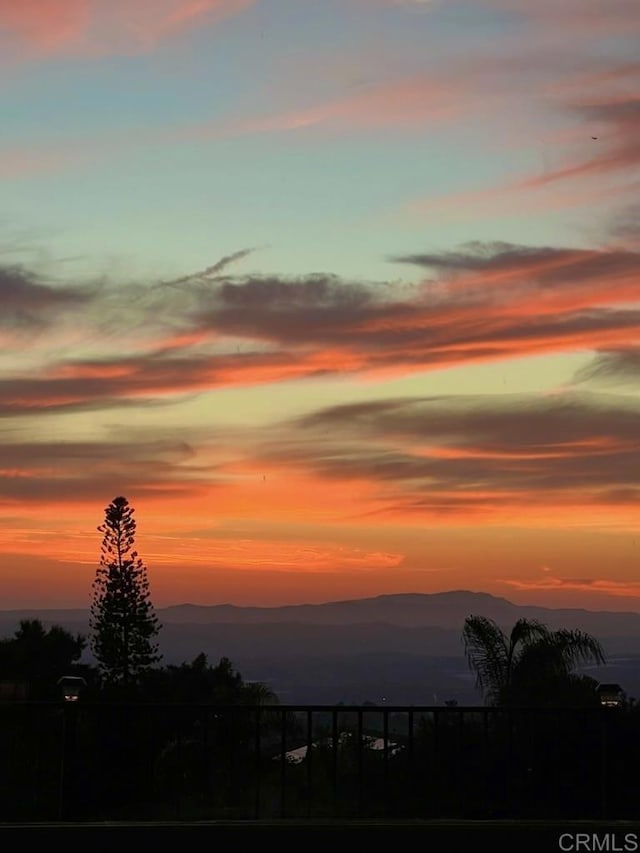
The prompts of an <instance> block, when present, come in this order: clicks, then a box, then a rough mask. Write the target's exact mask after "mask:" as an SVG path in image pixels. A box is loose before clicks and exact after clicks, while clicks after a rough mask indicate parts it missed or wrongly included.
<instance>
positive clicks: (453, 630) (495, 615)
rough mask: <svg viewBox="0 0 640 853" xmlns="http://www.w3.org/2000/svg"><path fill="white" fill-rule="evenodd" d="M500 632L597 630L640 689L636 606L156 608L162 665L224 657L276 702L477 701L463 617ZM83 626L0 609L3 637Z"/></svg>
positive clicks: (431, 598) (379, 600) (376, 602)
mask: <svg viewBox="0 0 640 853" xmlns="http://www.w3.org/2000/svg"><path fill="white" fill-rule="evenodd" d="M471 614H474V615H483V616H488V617H490V618H492V619H495V620H496V622H498V624H500V625H501V626H502V627H504V628H505V629H509V628H510V627H511V626H512V625H513V623H514V622H515V621H516V620H517V619H518V618H520V617H527V618H530V619H539V620H540V621H541V622H544V623H545V624H546V625H548V626H549V627H551V628H561V627H564V628H579V629H581V630H584V631H588V632H589V633H590V634H593V635H594V636H595V637H597V638H598V639H599V640H600V641H601V643H602V644H603V646H604V648H605V650H606V652H607V655H608V660H609V663H608V666H606V667H600V668H598V669H597V670H593V671H591V670H590V671H589V672H590V674H591V675H593V676H594V677H596V678H598V679H599V680H606V681H617V682H619V683H620V684H621V685H622V687H623V688H624V689H625V691H626V692H627V693H628V694H629V695H633V696H640V614H638V613H617V612H616V613H613V612H606V611H589V610H581V609H553V608H544V607H534V606H520V605H516V604H513V603H512V602H510V601H508V600H506V599H504V598H498V597H495V596H492V595H489V594H486V593H478V592H468V591H462V590H461V591H451V592H444V593H432V594H400V595H384V596H377V597H375V598H366V599H355V600H349V601H336V602H329V603H326V604H313V605H311V604H301V605H289V606H286V607H237V606H234V605H228V604H223V605H212V606H204V605H192V604H181V605H175V606H171V607H166V608H162V609H158V615H159V617H160V619H161V621H162V624H163V629H162V631H161V633H160V637H159V639H160V646H161V651H162V653H163V655H164V661H165V663H182V662H183V661H188V660H192V659H193V658H194V657H195V656H196V655H197V654H199V653H200V652H205V654H207V656H208V657H209V660H210V662H212V663H215V662H217V661H218V660H219V659H220V657H222V656H225V657H228V658H230V659H231V661H232V662H233V664H234V666H235V667H236V668H237V669H238V670H239V671H240V672H241V673H242V675H243V677H244V678H245V679H246V680H257V681H265V682H267V683H268V684H269V685H270V686H271V687H272V688H273V689H274V690H275V692H276V693H278V695H279V696H280V698H281V700H282V701H283V702H291V703H305V702H316V703H320V702H327V703H333V702H339V701H344V702H355V703H359V702H364V701H367V700H368V701H373V702H376V703H381V702H387V703H388V704H401V703H410V704H433V703H434V702H435V703H436V704H439V703H441V702H443V701H445V700H449V699H456V700H457V701H458V702H460V703H462V704H465V703H467V704H468V703H476V702H479V701H480V696H479V694H478V692H477V691H476V689H475V687H474V684H473V679H472V677H471V674H470V673H469V670H468V667H467V664H466V660H465V658H464V650H463V646H462V641H461V631H462V626H463V624H464V620H465V618H466V617H467V616H468V615H471ZM25 618H30V619H35V618H37V619H40V620H41V621H42V622H43V623H44V624H45V625H46V626H49V625H51V624H58V625H62V626H63V627H65V628H67V629H68V630H70V631H73V632H78V631H79V632H81V633H85V634H87V633H88V629H89V624H88V613H87V612H86V611H83V610H12V611H0V635H2V636H10V635H11V634H13V632H14V631H15V629H16V628H17V626H18V624H19V621H20V619H25Z"/></svg>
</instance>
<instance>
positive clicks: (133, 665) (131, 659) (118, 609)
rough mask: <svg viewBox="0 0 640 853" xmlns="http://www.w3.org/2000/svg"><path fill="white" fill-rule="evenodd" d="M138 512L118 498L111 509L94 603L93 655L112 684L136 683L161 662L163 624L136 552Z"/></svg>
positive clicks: (104, 526)
mask: <svg viewBox="0 0 640 853" xmlns="http://www.w3.org/2000/svg"><path fill="white" fill-rule="evenodd" d="M133 513H134V509H133V507H131V506H130V505H129V501H128V500H127V499H126V498H124V497H117V498H114V499H113V501H112V502H111V503H110V504H109V506H108V507H106V509H105V520H104V522H103V524H101V525H100V527H98V530H99V531H100V532H101V533H102V534H104V538H103V540H102V550H101V557H100V567H99V568H98V569H97V571H96V577H95V580H94V582H93V601H92V604H91V620H90V625H91V638H90V645H91V650H92V651H93V653H94V655H95V657H96V659H97V661H98V664H99V666H100V670H101V672H102V673H103V675H104V676H105V677H106V679H107V680H108V681H110V682H112V683H120V684H127V683H130V682H132V681H135V680H136V679H137V677H138V676H139V675H140V674H141V673H142V672H144V671H145V670H147V669H149V668H150V667H151V666H153V664H154V663H157V662H158V661H159V660H160V659H161V655H160V654H159V653H158V646H157V643H156V642H155V638H156V636H157V634H158V631H159V630H160V623H159V621H158V618H157V616H156V614H155V611H154V608H153V604H152V603H151V600H150V598H149V581H148V579H147V570H146V568H145V566H144V564H143V562H142V560H141V559H140V558H139V557H138V552H137V551H134V550H132V548H133V547H134V541H135V532H136V522H135V519H134V518H133Z"/></svg>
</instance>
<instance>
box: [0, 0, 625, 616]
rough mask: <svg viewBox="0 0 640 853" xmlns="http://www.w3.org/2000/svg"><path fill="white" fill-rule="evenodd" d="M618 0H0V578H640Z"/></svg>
mask: <svg viewBox="0 0 640 853" xmlns="http://www.w3.org/2000/svg"><path fill="white" fill-rule="evenodd" d="M639 39H640V9H639V7H638V0H562V2H558V0H535V2H531V0H136V2H131V0H126V1H125V0H20V2H16V0H0V114H1V115H2V122H1V130H0V435H1V442H0V609H10V608H19V607H64V606H69V607H84V606H88V603H89V598H90V594H91V582H92V580H93V577H94V573H95V569H96V566H97V562H98V559H99V554H100V543H101V537H100V534H99V533H98V532H97V530H96V528H97V526H98V525H99V524H101V522H102V520H103V517H104V509H105V507H106V506H107V504H108V503H109V502H110V501H111V500H112V499H113V498H114V497H115V496H118V495H124V496H126V497H127V498H128V499H129V501H130V502H131V504H132V505H133V506H134V507H135V509H136V518H137V522H138V535H137V545H138V550H139V552H140V556H141V557H142V558H143V560H144V562H145V564H146V566H147V568H148V572H149V579H150V583H151V594H152V598H153V601H154V603H155V604H156V605H157V606H165V605H168V604H174V603H181V602H187V601H189V602H193V603H201V604H216V603H222V602H232V603H237V604H262V605H274V604H281V603H296V602H307V601H309V602H310V601H328V600H332V599H342V598H359V597H365V596H370V595H377V594H381V593H393V592H435V591H441V590H449V589H470V590H482V591H486V592H491V593H494V594H496V595H502V596H504V597H506V598H508V599H510V600H512V601H514V602H517V603H536V604H544V605H548V606H579V607H587V608H589V609H616V610H637V611H640V205H638V201H637V200H638V199H639V198H640V98H639V92H640V61H638V44H639Z"/></svg>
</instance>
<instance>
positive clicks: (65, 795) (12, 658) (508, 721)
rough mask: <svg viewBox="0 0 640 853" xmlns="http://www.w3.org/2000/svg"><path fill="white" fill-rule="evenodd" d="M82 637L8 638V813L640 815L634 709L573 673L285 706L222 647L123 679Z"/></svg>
mask: <svg viewBox="0 0 640 853" xmlns="http://www.w3.org/2000/svg"><path fill="white" fill-rule="evenodd" d="M483 627H485V628H486V627H491V626H486V625H483ZM524 627H526V626H524ZM522 629H523V626H520V628H519V629H518V632H516V637H518V636H519V637H522V636H524V635H527V636H529V642H531V643H533V642H534V637H535V636H537V637H538V640H536V641H535V642H538V641H540V639H545V637H546V638H547V639H550V640H554V639H555V640H556V641H557V640H558V637H557V636H555V637H553V636H548V637H547V635H545V634H544V632H543V631H538V632H535V631H534V632H524V633H523V631H522ZM491 636H492V637H493V640H494V641H495V640H496V636H497V635H495V633H491ZM503 637H504V638H505V639H506V640H507V646H506V649H507V653H508V652H509V649H510V648H511V646H510V644H509V642H508V641H509V636H508V635H503ZM85 646H86V640H85V638H84V637H82V636H80V635H76V636H73V635H72V634H69V633H68V632H66V631H65V630H64V629H62V628H60V627H57V626H54V627H52V628H49V629H48V630H46V629H45V628H44V627H43V626H42V625H41V624H40V623H39V622H37V620H30V621H24V622H22V623H20V625H19V627H18V629H17V630H16V632H15V634H14V636H13V637H11V638H5V639H4V640H2V641H0V681H2V683H3V684H4V685H5V687H6V685H7V684H9V685H11V684H13V685H14V686H15V685H17V684H25V685H26V687H27V694H26V696H25V697H24V698H23V699H20V698H19V697H16V694H15V693H14V694H13V696H12V697H11V696H10V695H9V694H8V693H7V692H6V691H5V693H4V696H5V699H4V701H2V702H0V820H2V821H43V820H61V819H65V820H69V819H74V820H151V819H161V820H166V819H178V820H181V819H184V820H186V819H191V820H203V819H218V818H237V819H252V818H255V817H285V818H286V817H305V816H309V817H331V816H334V815H335V816H339V817H380V816H386V817H389V818H390V819H393V818H400V817H411V818H413V817H421V818H456V817H459V818H467V819H488V818H492V819H499V818H504V819H517V818H531V819H534V818H547V819H586V818H594V817H596V818H597V817H605V816H606V817H607V818H620V819H627V820H633V819H639V818H640V780H639V779H638V774H637V767H638V766H639V760H640V709H639V708H638V705H637V703H636V702H635V701H633V700H630V699H627V698H626V697H624V698H623V702H622V704H621V705H620V706H619V707H616V708H602V707H600V705H599V704H598V703H597V702H596V701H595V699H596V698H597V694H596V693H595V692H594V691H593V690H586V687H589V688H591V687H592V686H593V685H591V684H590V683H587V684H586V687H585V682H584V681H583V680H582V679H579V680H578V681H575V680H573V678H572V677H571V675H572V674H571V673H570V672H568V673H567V678H568V680H567V683H566V684H565V685H564V689H563V690H559V689H558V680H557V679H558V677H559V676H558V672H557V669H556V670H554V671H552V672H551V673H550V681H549V682H548V683H547V685H546V688H545V689H544V691H543V692H545V691H546V692H545V699H544V702H542V701H540V702H538V704H537V705H535V704H534V705H522V704H519V703H518V702H510V701H508V700H507V698H506V696H505V694H504V693H503V694H502V695H501V697H500V696H499V697H498V700H497V701H495V702H493V704H492V703H491V702H488V703H487V705H485V706H479V707H459V706H456V705H454V704H452V703H450V704H447V705H443V706H439V707H432V708H422V707H405V708H394V707H387V706H386V705H381V706H376V705H374V704H372V703H371V704H367V705H365V706H360V707H350V706H342V705H336V706H334V707H318V708H313V707H290V706H286V705H282V704H280V703H279V702H278V698H277V696H275V695H274V694H273V692H272V691H271V690H270V689H269V687H268V685H264V684H253V683H247V682H245V681H244V679H243V678H242V675H241V674H240V673H239V672H238V671H236V670H235V668H234V667H233V664H232V663H231V661H229V660H228V659H227V658H224V657H222V658H221V659H220V660H219V661H218V663H216V664H215V665H211V664H210V663H209V662H208V660H207V657H206V656H205V655H204V654H200V655H198V656H197V657H196V658H195V659H194V660H192V661H190V662H185V663H183V664H181V665H170V666H156V667H153V668H151V669H149V670H147V671H145V672H144V673H143V674H141V675H140V677H139V678H138V679H137V680H136V682H135V683H133V682H130V683H126V684H125V683H122V682H120V683H113V682H110V681H109V680H108V679H104V678H102V677H101V674H100V671H99V668H98V667H96V666H93V665H88V664H82V663H80V658H81V655H82V652H83V651H84V649H85ZM525 646H526V643H525ZM491 648H492V649H493V650H494V652H495V650H496V648H498V647H496V645H495V643H493V645H491ZM518 648H519V646H517V644H516V647H514V648H511V656H510V657H507V659H506V660H509V661H510V663H511V666H512V667H515V668H517V666H518V661H519V660H522V657H521V656H519V655H518ZM523 648H524V647H523ZM523 648H521V649H520V651H521V653H522V654H524V651H523ZM474 654H475V655H478V654H480V651H479V648H478V646H477V644H476V645H475V646H474ZM498 654H500V653H498ZM540 655H541V652H540V650H539V648H538V649H537V650H536V652H535V655H534V657H535V658H537V657H539V656H540ZM480 660H481V661H484V663H485V664H486V665H487V666H488V663H489V658H487V657H486V656H485V657H483V656H482V655H481V657H480ZM529 665H530V661H529V662H528V663H527V664H526V666H527V667H528V666H529ZM523 666H524V664H523ZM489 671H496V672H497V670H495V667H494V669H492V670H490V669H486V668H485V670H484V672H485V678H486V676H487V674H488V673H489ZM73 674H76V675H81V676H82V677H83V678H84V679H85V681H86V689H85V690H84V692H83V694H82V695H81V697H80V699H79V700H78V701H77V702H67V701H64V700H63V699H62V698H61V693H60V687H59V685H58V683H57V682H58V680H59V678H60V677H61V676H65V675H73ZM503 674H504V673H503ZM510 677H511V676H510ZM516 683H518V679H516ZM536 684H537V686H538V688H539V689H542V681H541V680H540V679H538V681H537V682H536ZM567 684H568V685H569V686H570V688H571V689H570V693H571V696H570V697H569V699H570V701H569V700H568V696H567V692H566V691H567V689H569V688H567ZM574 687H575V688H576V692H573V688H574ZM554 691H557V692H556V693H554ZM585 691H586V692H585ZM491 695H492V696H494V695H497V694H494V693H492V694H491ZM554 696H556V697H557V701H556V700H555V699H554Z"/></svg>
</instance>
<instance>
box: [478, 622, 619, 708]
mask: <svg viewBox="0 0 640 853" xmlns="http://www.w3.org/2000/svg"><path fill="white" fill-rule="evenodd" d="M462 639H463V642H464V647H465V654H466V656H467V660H468V662H469V666H470V668H471V669H472V670H473V672H475V675H476V686H477V687H478V688H479V689H480V690H481V691H482V693H483V695H484V699H485V701H486V702H487V703H488V704H490V705H514V704H530V705H540V704H550V703H551V702H555V701H562V702H569V703H571V702H572V701H576V702H578V703H580V704H582V702H583V701H584V700H585V699H586V698H587V697H589V698H593V699H595V689H594V688H595V686H596V685H597V682H596V681H595V680H593V679H591V678H587V677H585V676H580V675H578V674H576V673H575V672H574V668H575V667H576V666H578V665H580V664H582V663H597V664H602V663H605V654H604V651H603V649H602V646H601V645H600V643H599V642H598V640H596V639H595V638H594V637H592V636H591V635H590V634H587V633H585V632H583V631H579V630H569V629H565V628H563V629H560V630H556V631H552V630H550V629H549V628H548V627H547V626H546V625H544V624H543V623H542V622H539V621H537V620H535V619H518V621H517V622H516V623H515V625H514V626H513V628H512V629H511V632H510V634H509V635H507V634H505V633H504V631H502V629H501V628H500V627H499V626H498V625H497V623H496V622H494V621H493V619H489V618H487V617H486V616H469V617H467V619H466V620H465V623H464V628H463V630H462Z"/></svg>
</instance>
